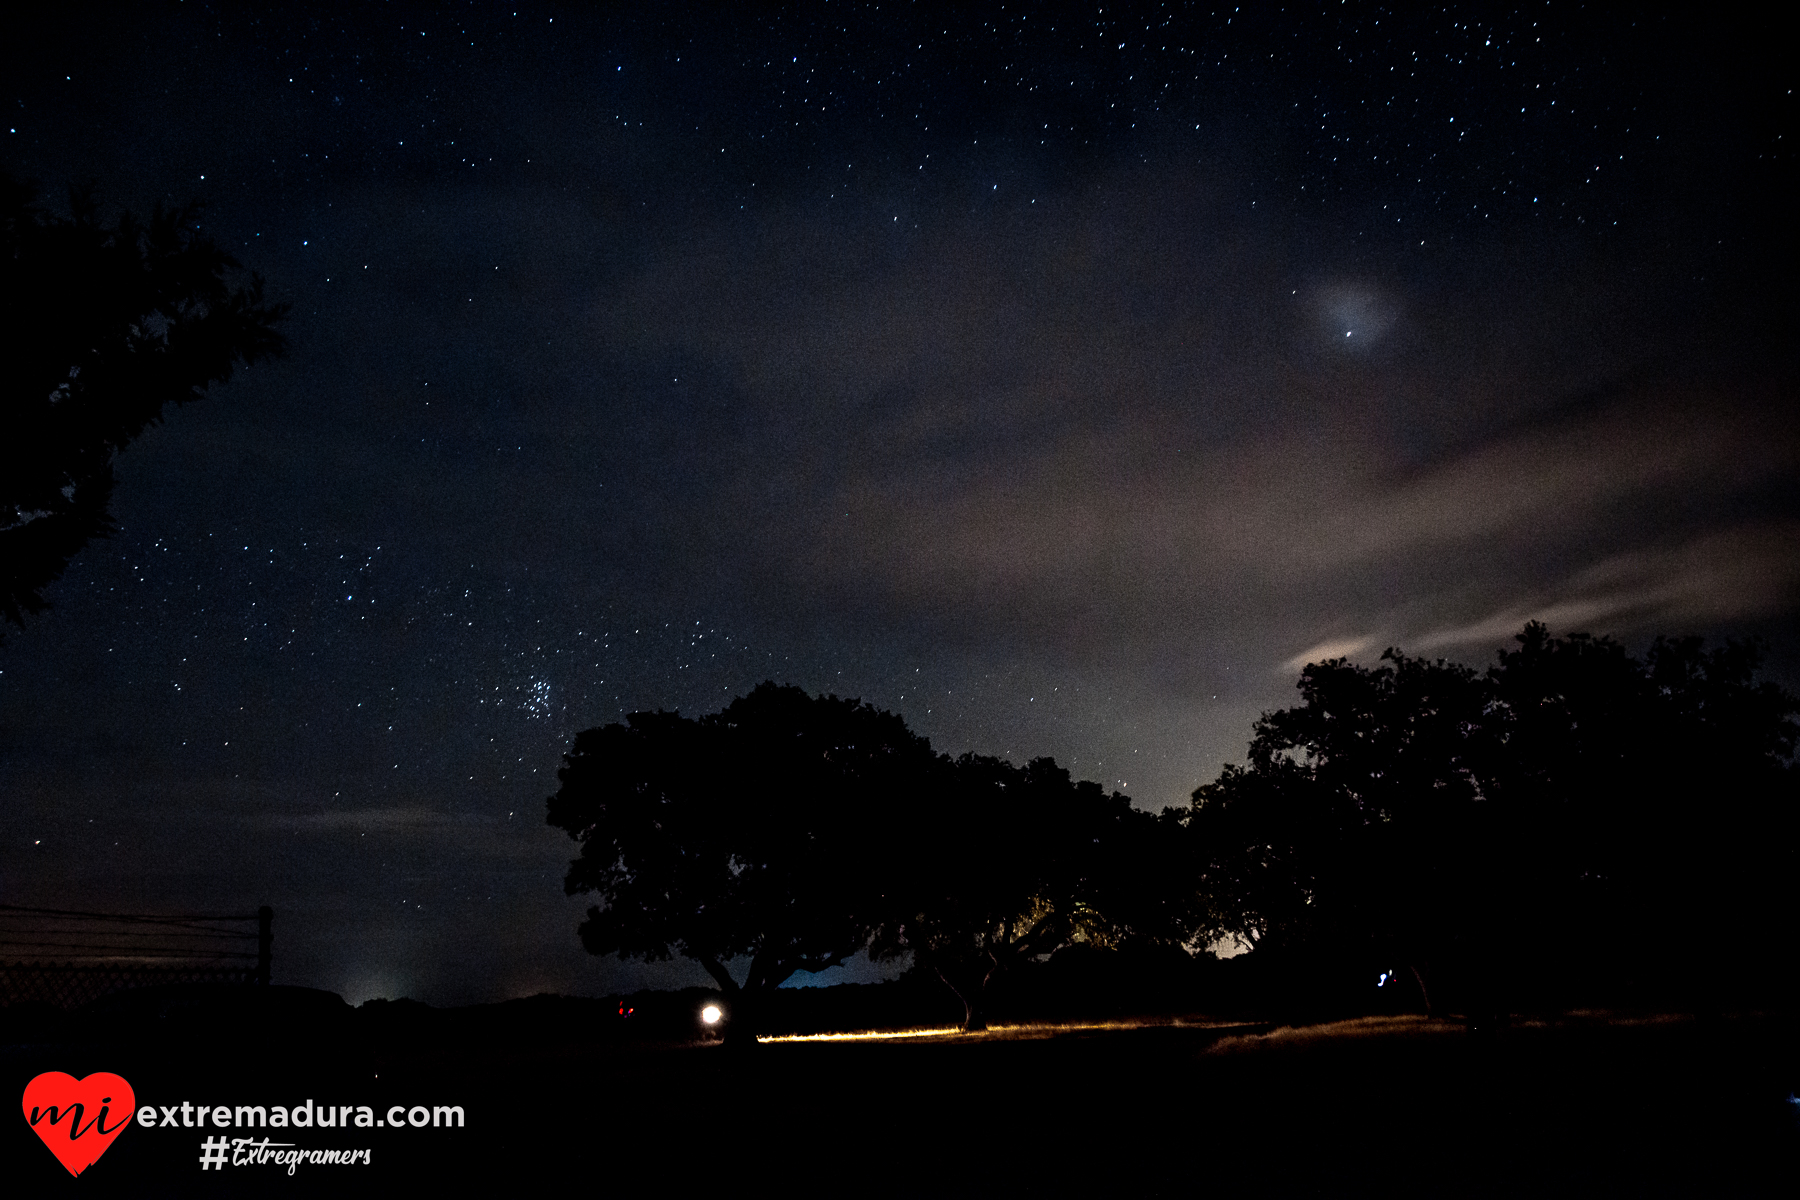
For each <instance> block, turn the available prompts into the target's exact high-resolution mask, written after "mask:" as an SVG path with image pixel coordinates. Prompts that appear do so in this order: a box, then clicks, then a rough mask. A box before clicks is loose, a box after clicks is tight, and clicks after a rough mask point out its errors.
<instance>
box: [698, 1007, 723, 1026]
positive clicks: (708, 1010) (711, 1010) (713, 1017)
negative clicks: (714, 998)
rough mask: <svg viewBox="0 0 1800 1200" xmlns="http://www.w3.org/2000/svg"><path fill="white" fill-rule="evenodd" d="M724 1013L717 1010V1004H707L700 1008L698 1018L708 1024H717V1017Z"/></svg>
mask: <svg viewBox="0 0 1800 1200" xmlns="http://www.w3.org/2000/svg"><path fill="white" fill-rule="evenodd" d="M724 1015H725V1014H724V1013H722V1012H720V1011H719V1006H718V1005H716V1004H709V1005H707V1006H706V1007H705V1008H703V1009H701V1010H700V1019H701V1020H702V1021H705V1022H706V1023H707V1024H708V1025H717V1024H718V1023H719V1018H720V1017H722V1016H724Z"/></svg>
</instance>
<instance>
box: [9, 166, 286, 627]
mask: <svg viewBox="0 0 1800 1200" xmlns="http://www.w3.org/2000/svg"><path fill="white" fill-rule="evenodd" d="M73 209H74V213H73V216H71V217H69V218H61V217H55V216H52V215H50V214H49V213H47V212H45V211H44V210H43V209H42V208H41V207H39V206H38V205H37V203H36V202H35V199H34V197H33V194H32V191H31V189H30V188H28V187H27V186H25V185H24V184H22V183H19V182H17V181H15V180H13V179H11V178H10V177H7V176H4V175H0V297H4V303H5V306H6V312H5V316H4V319H3V320H0V338H4V355H5V361H6V372H5V376H4V380H3V381H0V421H3V422H4V428H5V430H6V433H5V436H3V437H0V616H3V617H4V618H5V619H6V620H8V621H10V622H12V623H13V624H14V625H20V624H22V623H23V620H24V617H25V616H26V614H29V613H36V612H40V611H42V610H43V609H44V608H45V607H46V603H45V601H44V598H43V589H44V588H45V587H47V586H48V585H49V584H50V583H52V582H54V581H55V580H56V579H57V578H59V577H60V576H61V574H62V572H63V569H64V568H65V567H66V566H67V565H68V563H69V560H70V559H71V558H73V557H74V556H75V554H76V553H77V552H78V551H79V550H80V549H81V548H82V547H83V546H85V545H86V544H87V543H88V541H89V540H90V539H92V538H95V537H101V536H105V535H106V534H107V533H108V532H110V531H111V529H112V527H113V526H112V520H111V517H110V516H109V514H108V511H107V505H108V503H109V501H110V499H111V496H112V488H113V471H112V459H113V456H114V455H115V454H116V453H118V452H119V451H120V450H122V449H124V447H125V446H126V445H128V444H129V443H130V442H131V441H133V440H134V439H135V438H137V437H138V436H139V435H140V434H141V433H143V431H144V429H145V428H146V427H147V426H149V425H152V424H155V423H156V422H158V421H160V420H161V419H162V414H163V411H164V409H165V408H166V407H167V406H168V405H170V404H186V403H189V402H191V401H193V400H197V399H199V398H200V397H201V396H202V395H203V394H204V393H205V391H206V389H207V388H208V387H210V386H211V385H213V384H215V383H223V382H225V381H226V380H228V379H230V378H231V375H232V372H233V370H234V368H235V367H236V366H237V364H239V363H245V364H248V363H254V362H257V361H259V360H261V359H263V358H267V357H269V356H271V355H275V354H278V353H280V352H281V350H282V346H283V343H282V339H281V337H280V335H278V334H277V333H276V332H275V324H276V323H277V322H278V321H279V320H280V319H281V318H282V316H283V314H284V313H285V312H286V311H287V306H286V305H283V304H269V303H267V302H265V301H264V299H263V285H262V280H261V279H260V278H258V277H256V276H254V275H252V276H250V278H249V281H248V283H246V284H245V285H244V286H241V287H233V286H232V285H231V284H230V283H229V282H228V280H227V277H228V275H229V274H230V273H231V272H232V271H234V270H235V269H236V268H237V266H238V264H237V262H236V261H235V260H233V259H232V257H231V256H230V255H228V254H226V253H225V252H224V251H222V250H220V249H219V248H218V247H217V246H216V245H214V244H213V243H212V242H211V241H209V240H208V239H206V238H204V237H202V236H200V234H199V233H198V232H197V226H196V224H195V220H196V217H197V215H198V210H197V209H195V208H192V207H189V208H185V209H164V208H161V207H158V208H157V209H156V211H155V212H154V213H153V214H152V216H151V218H150V220H149V222H148V223H140V222H139V221H137V220H136V219H135V218H134V217H132V216H131V215H130V214H129V213H127V214H124V215H122V216H121V217H120V218H119V220H118V222H117V223H116V224H114V225H112V226H110V227H109V226H106V225H104V224H102V223H101V222H100V221H99V220H98V218H97V217H96V215H95V212H94V208H93V205H92V204H91V203H90V202H89V201H88V200H87V199H86V198H85V197H84V196H82V195H80V194H76V195H75V196H74V197H73Z"/></svg>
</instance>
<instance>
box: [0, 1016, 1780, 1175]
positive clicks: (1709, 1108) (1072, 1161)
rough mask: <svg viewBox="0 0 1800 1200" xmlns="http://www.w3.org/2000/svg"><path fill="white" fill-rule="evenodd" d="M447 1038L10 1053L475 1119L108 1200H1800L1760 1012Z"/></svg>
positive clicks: (30, 1062) (179, 1163)
mask: <svg viewBox="0 0 1800 1200" xmlns="http://www.w3.org/2000/svg"><path fill="white" fill-rule="evenodd" d="M344 1028H345V1029H350V1027H348V1026H346V1027H344ZM447 1028H448V1027H444V1028H440V1029H438V1030H437V1031H436V1032H435V1033H433V1034H432V1035H431V1036H429V1037H414V1038H408V1037H406V1036H403V1035H400V1034H395V1033H393V1031H392V1030H389V1031H388V1032H386V1033H384V1034H383V1035H382V1036H380V1037H376V1038H370V1037H366V1036H361V1035H360V1034H357V1033H356V1032H355V1031H354V1030H350V1032H349V1033H344V1034H341V1035H332V1034H329V1032H328V1036H327V1037H326V1039H325V1042H324V1043H323V1044H320V1043H318V1042H316V1041H315V1042H309V1041H308V1040H307V1039H306V1038H304V1037H300V1036H283V1035H282V1034H280V1033H276V1032H270V1031H267V1030H265V1031H264V1032H263V1033H262V1034H261V1035H257V1034H255V1033H252V1032H250V1031H246V1030H241V1029H237V1028H232V1027H227V1026H212V1027H210V1029H209V1028H196V1027H192V1026H188V1027H171V1028H170V1029H169V1031H168V1033H169V1036H168V1037H166V1038H164V1039H162V1040H161V1041H160V1042H156V1041H152V1040H146V1039H144V1038H143V1037H141V1036H140V1035H138V1034H133V1035H131V1037H130V1039H129V1041H125V1040H118V1039H112V1040H111V1044H110V1045H108V1039H107V1038H106V1037H105V1036H104V1035H103V1033H102V1034H101V1035H100V1036H94V1035H92V1033H91V1032H90V1036H87V1037H77V1038H71V1037H67V1036H65V1037H63V1038H62V1039H61V1040H60V1041H58V1042H55V1043H51V1042H32V1041H29V1040H23V1041H20V1040H16V1039H18V1037H19V1034H18V1031H17V1030H12V1031H9V1033H8V1040H11V1041H13V1044H12V1045H10V1046H8V1047H6V1048H5V1050H4V1052H3V1053H4V1059H3V1061H4V1066H5V1070H6V1074H7V1076H8V1078H9V1079H11V1080H12V1085H13V1086H17V1087H18V1088H20V1089H21V1090H22V1089H23V1085H24V1083H25V1081H26V1080H28V1079H29V1078H31V1077H32V1076H33V1075H34V1074H36V1073H37V1072H38V1071H41V1070H66V1071H69V1072H71V1073H73V1074H75V1075H78V1076H79V1075H85V1074H86V1073H88V1072H89V1071H102V1070H110V1071H115V1072H118V1073H120V1074H122V1075H125V1076H126V1077H127V1078H128V1079H130V1080H131V1081H132V1083H133V1085H134V1086H135V1087H136V1089H137V1091H138V1094H139V1099H140V1102H149V1103H157V1102H160V1103H161V1104H170V1103H171V1102H178V1101H180V1100H182V1099H187V1100H190V1101H192V1102H193V1103H195V1104H199V1103H208V1104H211V1103H221V1104H234V1105H235V1104H252V1103H261V1104H275V1103H283V1104H298V1103H300V1102H301V1101H302V1100H306V1099H311V1100H312V1101H314V1103H315V1104H318V1105H325V1104H337V1105H369V1106H372V1108H373V1109H374V1110H375V1111H377V1112H384V1111H386V1110H387V1108H388V1106H389V1105H390V1104H394V1103H401V1104H406V1105H411V1104H425V1105H434V1106H435V1105H460V1106H462V1107H463V1109H464V1110H465V1113H466V1120H467V1125H466V1126H465V1127H464V1128H461V1129H442V1128H439V1129H432V1128H426V1129H422V1130H415V1129H412V1128H410V1127H409V1128H406V1129H404V1130H403V1131H398V1132H397V1131H394V1130H391V1129H386V1128H384V1129H379V1130H373V1129H372V1130H365V1131H358V1130H355V1129H354V1128H353V1129H351V1130H350V1131H347V1132H346V1133H345V1134H342V1135H332V1134H331V1131H320V1130H318V1129H316V1128H314V1129H312V1130H310V1131H302V1133H303V1134H304V1136H302V1134H297V1133H292V1132H290V1133H286V1134H282V1133H271V1134H264V1133H261V1131H258V1134H257V1135H256V1136H271V1138H272V1140H281V1139H282V1138H287V1139H288V1140H291V1141H294V1142H297V1143H298V1144H300V1145H303V1146H308V1145H309V1146H316V1147H330V1146H335V1145H343V1146H345V1147H362V1146H368V1147H372V1148H373V1153H372V1162H371V1163H370V1164H369V1165H368V1166H367V1167H363V1166H355V1167H345V1166H324V1165H320V1166H312V1165H302V1166H300V1167H299V1168H297V1170H296V1174H295V1176H293V1177H288V1176H287V1175H286V1174H285V1173H283V1172H282V1171H280V1170H279V1169H277V1168H273V1167H269V1166H263V1167H251V1166H240V1167H234V1168H226V1169H224V1170H220V1171H211V1172H205V1173H203V1172H201V1170H200V1168H199V1165H198V1158H199V1148H200V1145H201V1142H202V1137H203V1134H202V1131H201V1130H199V1129H197V1128H191V1129H190V1128H177V1129H173V1130H171V1129H161V1128H158V1129H143V1128H128V1129H126V1130H125V1131H124V1133H123V1134H122V1135H121V1136H120V1138H119V1140H118V1142H117V1143H116V1145H115V1146H114V1147H113V1148H112V1149H111V1150H110V1151H109V1152H108V1154H107V1155H106V1156H105V1157H104V1158H102V1159H101V1160H100V1162H98V1163H97V1164H96V1165H95V1166H94V1167H93V1168H91V1170H90V1171H89V1173H88V1174H87V1175H86V1176H84V1177H83V1178H82V1179H81V1181H80V1186H81V1187H82V1188H83V1190H84V1191H86V1192H88V1193H91V1194H95V1195H131V1196H149V1195H169V1196H199V1195H214V1194H216V1195H246V1194H248V1195H261V1194H265V1193H269V1194H275V1193H279V1194H282V1195H312V1194H322V1193H326V1192H329V1193H331V1194H332V1195H334V1196H343V1195H360V1194H377V1193H380V1194H385V1195H394V1194H419V1195H481V1196H489V1195H546V1196H560V1195H564V1194H575V1193H577V1192H578V1193H579V1194H583V1195H593V1196H608V1195H620V1196H623V1195H639V1194H644V1193H645V1192H647V1191H650V1192H654V1194H658V1195H677V1196H680V1195H709V1196H710V1195H718V1194H720V1193H740V1194H756V1195H760V1194H764V1193H766V1192H770V1191H773V1192H776V1193H778V1194H808V1193H814V1192H821V1191H824V1192H830V1193H835V1194H856V1195H906V1196H933V1197H937V1196H945V1195H971V1196H974V1195H981V1196H1006V1195H1083V1196H1087V1195H1127V1196H1131V1195H1142V1196H1154V1195H1170V1196H1190V1195H1234V1196H1235V1195H1271V1196H1287V1195H1300V1196H1314V1195H1330V1196H1337V1195H1371V1196H1374V1195H1380V1196H1396V1195H1402V1196H1405V1195H1421V1196H1444V1195H1451V1196H1454V1195H1496V1196H1498V1195H1507V1196H1513V1195H1544V1194H1553V1195H1582V1196H1589V1195H1621V1196H1639V1195H1683V1196H1695V1195H1707V1196H1721V1195H1776V1194H1781V1195H1791V1194H1792V1188H1793V1179H1792V1166H1793V1164H1794V1163H1795V1162H1796V1161H1800V1156H1797V1152H1800V1111H1797V1109H1800V1106H1797V1105H1796V1104H1795V1103H1793V1102H1791V1101H1790V1099H1789V1097H1790V1096H1791V1094H1792V1090H1793V1089H1794V1087H1795V1086H1796V1084H1800V1074H1797V1073H1796V1068H1797V1066H1800V1058H1797V1056H1796V1047H1797V1044H1800V1043H1797V1041H1796V1037H1795V1031H1796V1026H1795V1023H1794V1022H1793V1021H1792V1020H1790V1019H1786V1018H1778V1017H1770V1016H1756V1015H1737V1016H1725V1017H1719V1018H1715V1019H1712V1020H1707V1021H1700V1020H1695V1019H1692V1018H1689V1017H1685V1016H1668V1015H1655V1014H1639V1015H1636V1016H1628V1015H1622V1014H1616V1013H1590V1014H1575V1015H1571V1016H1566V1017H1563V1018H1559V1019H1557V1020H1555V1021H1539V1022H1524V1023H1516V1024H1514V1025H1513V1026H1511V1027H1509V1028H1506V1029H1502V1030H1497V1031H1493V1032H1490V1033H1486V1034H1482V1033H1477V1034H1471V1033H1470V1032H1469V1031H1468V1030H1467V1029H1466V1028H1464V1027H1463V1026H1462V1025H1460V1024H1457V1023H1453V1022H1448V1021H1428V1020H1426V1019H1424V1018H1420V1017H1383V1018H1368V1019H1364V1020H1360V1021H1347V1022H1339V1023H1335V1024H1325V1025H1315V1026H1302V1027H1290V1026H1270V1025H1248V1024H1242V1023H1223V1022H1209V1021H1206V1020H1204V1019H1202V1018H1191V1019H1188V1020H1185V1021H1157V1022H1129V1021H1126V1022H1112V1023H1107V1024H1093V1025H1061V1026H1057V1025H1037V1026H1019V1027H1012V1028H1002V1029H996V1030H993V1031H990V1032H989V1033H987V1034H984V1035H977V1036H962V1035H956V1034H950V1033H943V1032H939V1033H927V1034H925V1035H923V1036H915V1037H907V1038H894V1037H884V1038H838V1039H832V1040H785V1041H769V1042H765V1043H763V1044H761V1045H759V1046H758V1047H756V1048H755V1049H752V1050H746V1051H736V1050H731V1049H727V1048H725V1047H722V1046H720V1045H717V1044H708V1043H704V1042H688V1043H685V1044H684V1043H681V1042H637V1041H630V1040H625V1041H620V1040H616V1039H615V1040H611V1041H602V1040H597V1039H596V1040H590V1041H587V1042H581V1041H574V1042H570V1041H567V1040H566V1039H564V1038H563V1037H561V1036H558V1037H556V1038H547V1037H543V1036H534V1034H533V1031H532V1030H530V1029H523V1030H517V1031H514V1032H513V1033H512V1034H510V1035H509V1036H506V1037H492V1036H490V1037H485V1038H483V1037H472V1036H467V1031H465V1033H464V1035H462V1036H443V1034H444V1033H445V1030H446V1029H447ZM550 1029H551V1026H550V1025H549V1024H547V1023H545V1024H540V1025H539V1026H538V1031H539V1032H540V1033H542V1032H546V1031H549V1030H550ZM10 1126H11V1130H12V1132H11V1133H10V1134H8V1135H7V1136H6V1138H5V1139H4V1142H0V1155H3V1156H4V1161H5V1163H6V1173H7V1175H8V1176H10V1177H12V1178H13V1179H15V1180H17V1181H18V1182H19V1184H20V1185H21V1186H20V1192H21V1194H33V1195H60V1194H63V1193H64V1192H65V1191H67V1190H70V1189H71V1186H72V1185H73V1184H74V1182H75V1181H73V1180H70V1179H69V1178H68V1176H67V1175H66V1174H65V1173H64V1172H63V1169H62V1167H61V1166H59V1165H58V1164H57V1163H56V1162H55V1161H54V1160H53V1159H52V1158H51V1156H50V1155H49V1154H48V1153H46V1152H45V1150H44V1148H43V1147H42V1146H40V1145H37V1144H36V1138H35V1137H33V1135H32V1134H31V1132H30V1131H29V1130H28V1128H27V1126H26V1124H25V1122H24V1121H23V1120H15V1121H13V1122H11V1123H10ZM231 1133H232V1135H233V1136H245V1134H244V1133H243V1131H240V1130H232V1131H231Z"/></svg>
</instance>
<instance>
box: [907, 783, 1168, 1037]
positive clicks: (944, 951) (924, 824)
mask: <svg viewBox="0 0 1800 1200" xmlns="http://www.w3.org/2000/svg"><path fill="white" fill-rule="evenodd" d="M917 809H918V811H919V812H920V814H921V815H922V816H923V817H924V818H925V819H924V820H922V821H919V822H917V823H915V824H914V825H913V829H914V830H915V831H916V834H917V835H919V836H915V837H914V838H913V844H912V845H911V846H909V847H907V848H906V849H905V850H904V851H903V857H904V859H905V861H906V862H907V863H908V865H909V869H908V870H907V871H906V872H905V873H904V874H903V875H902V876H901V877H900V880H901V881H900V882H898V883H897V885H896V887H895V889H894V892H893V894H892V895H891V896H890V902H889V903H888V905H887V915H886V919H885V920H884V921H883V922H882V923H881V924H880V926H879V928H878V931H877V935H876V940H875V950H876V954H877V956H878V957H887V958H894V957H898V956H900V955H902V954H907V953H910V954H911V955H912V956H913V958H914V961H915V963H916V964H917V965H918V966H921V967H924V968H926V969H928V970H930V971H932V972H934V973H935V974H936V975H937V976H938V977H939V978H940V979H942V980H943V982H944V983H945V985H946V986H948V987H949V988H950V989H951V990H952V991H954V992H955V993H956V995H957V997H958V999H960V1000H961V1001H962V1002H963V1010H964V1023H963V1027H964V1028H965V1029H968V1030H977V1029H984V1028H986V1027H987V1017H986V1012H985V1009H984V1006H983V998H984V994H985V992H986V990H987V987H988V985H989V984H990V983H991V982H992V981H993V980H994V979H995V977H996V976H998V975H999V974H1000V973H1001V972H1003V971H1005V970H1007V969H1008V968H1009V967H1012V966H1014V965H1015V964H1017V963H1020V962H1024V961H1026V960H1029V959H1036V958H1041V957H1044V956H1047V955H1050V954H1053V953H1055V952H1056V951H1058V950H1060V949H1062V948H1063V947H1066V946H1070V945H1075V944H1077V943H1081V942H1094V943H1102V944H1104V943H1108V942H1111V941H1113V940H1115V939H1116V938H1117V937H1118V936H1120V935H1121V933H1122V930H1121V929H1120V928H1119V926H1118V925H1117V924H1116V922H1115V921H1114V918H1113V917H1112V916H1111V915H1109V913H1110V912H1111V909H1112V904H1111V901H1112V900H1113V899H1114V898H1115V895H1116V894H1117V893H1118V892H1119V891H1120V890H1121V888H1120V880H1119V875H1120V873H1121V869H1122V868H1125V867H1126V865H1127V864H1126V858H1127V855H1126V846H1127V843H1128V841H1129V840H1130V838H1131V834H1132V832H1133V830H1134V826H1133V818H1137V819H1140V820H1142V821H1154V818H1152V817H1150V816H1149V814H1146V813H1140V812H1137V811H1136V810H1134V809H1133V808H1132V807H1131V805H1130V803H1129V802H1128V801H1127V800H1126V799H1125V797H1124V796H1122V795H1120V794H1118V793H1117V792H1114V793H1112V794H1110V795H1109V794H1107V793H1106V792H1104V791H1102V789H1101V788H1100V785H1099V784H1097V783H1091V782H1085V781H1084V782H1080V783H1077V782H1075V781H1074V780H1072V779H1071V778H1070V776H1069V772H1068V771H1066V770H1065V769H1063V768H1062V767H1059V766H1057V765H1056V762H1055V761H1054V760H1053V759H1049V758H1038V759H1034V760H1032V761H1031V762H1029V763H1027V764H1026V765H1025V766H1023V767H1020V766H1015V765H1013V764H1012V763H1010V762H1007V761H1006V760H1004V759H999V758H990V757H987V756H983V755H976V754H965V755H963V756H962V757H961V758H959V759H956V760H955V761H954V762H952V761H949V760H947V759H946V760H943V761H941V762H940V763H939V764H938V767H937V770H936V771H935V772H934V773H933V783H932V787H931V789H930V791H929V792H928V793H927V794H925V795H922V796H920V797H919V800H918V804H917Z"/></svg>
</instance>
